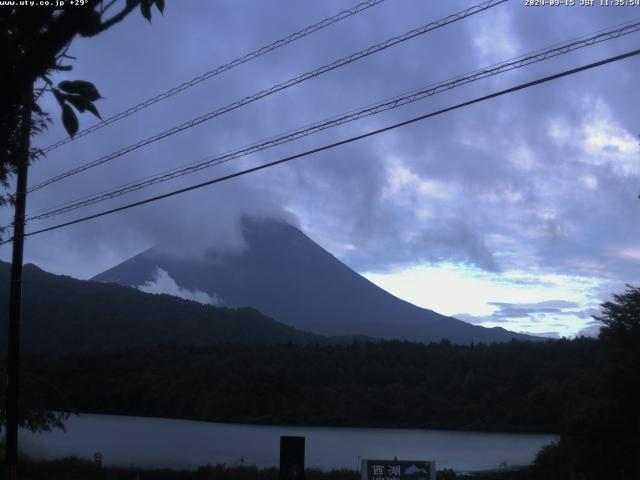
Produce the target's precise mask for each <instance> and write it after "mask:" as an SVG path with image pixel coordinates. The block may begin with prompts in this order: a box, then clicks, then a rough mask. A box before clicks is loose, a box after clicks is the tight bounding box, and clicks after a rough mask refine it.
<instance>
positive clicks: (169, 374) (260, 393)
mask: <svg viewBox="0 0 640 480" xmlns="http://www.w3.org/2000/svg"><path fill="white" fill-rule="evenodd" d="M602 356H603V351H602V348H601V345H600V343H598V342H597V341H595V340H592V339H578V340H563V341H549V342H538V343H528V342H518V341H514V342H511V343H504V344H493V345H484V344H477V345H469V346H458V345H453V344H451V343H450V342H448V341H442V342H439V343H433V344H429V345H424V344H419V343H410V342H397V341H384V342H374V343H359V342H353V343H352V344H351V345H348V346H345V345H342V346H341V345H330V346H322V345H318V344H309V345H306V346H297V345H294V344H286V345H281V346H246V345H233V344H218V345H211V346H207V347H199V346H183V345H164V346H157V347H146V348H144V347H141V348H130V349H124V350H119V351H116V352H110V353H76V354H66V355H29V356H27V357H25V360H24V363H23V365H24V377H25V382H27V385H30V384H33V383H35V384H37V383H38V380H39V379H47V383H48V384H50V385H55V386H56V388H48V389H43V388H34V391H35V390H37V391H39V392H43V391H47V392H49V393H48V394H47V395H46V398H47V399H46V402H47V403H46V405H44V406H45V407H48V408H50V409H54V410H64V411H71V412H73V411H79V412H91V413H105V414H118V415H142V416H157V417H172V418H188V419H194V420H207V421H221V422H241V423H259V424H290V425H339V426H377V427H411V428H416V427H420V428H442V429H464V430H484V431H518V432H559V431H560V430H561V428H562V422H563V419H565V418H567V417H568V416H570V414H571V412H573V411H575V409H576V405H580V404H581V403H583V399H586V398H589V397H590V396H591V393H592V392H593V391H594V389H595V388H597V386H598V385H599V384H600V383H601V376H602V364H603V361H602ZM29 382H31V383H29ZM38 398H39V397H38Z"/></svg>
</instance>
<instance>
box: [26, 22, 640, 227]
mask: <svg viewBox="0 0 640 480" xmlns="http://www.w3.org/2000/svg"><path fill="white" fill-rule="evenodd" d="M638 31H640V21H637V22H636V23H629V24H624V25H623V26H618V27H617V28H613V29H610V30H604V31H603V30H600V31H599V33H597V34H594V35H592V36H590V37H586V36H581V37H580V38H581V40H577V41H573V40H569V41H567V42H564V43H561V44H556V45H555V46H553V47H549V48H547V49H541V50H536V51H535V52H533V53H530V54H525V55H521V56H520V57H516V58H515V59H511V60H506V61H504V62H502V63H498V64H494V65H492V66H490V67H486V68H483V69H480V70H475V71H474V72H471V73H467V74H464V75H461V76H458V77H455V78H454V79H452V80H446V81H443V82H439V83H436V84H431V85H429V86H427V87H424V88H422V89H419V90H414V91H412V92H409V93H405V94H402V95H399V96H396V97H393V98H390V99H387V100H383V101H381V102H377V103H376V104H373V105H370V106H367V107H364V108H361V109H358V110H354V111H351V112H349V113H347V114H343V115H341V116H335V117H332V118H331V119H326V120H323V121H321V122H317V123H314V124H312V125H309V126H305V127H302V128H299V129H297V130H292V131H289V132H287V133H284V134H281V135H279V136H275V137H271V138H269V139H267V140H263V141H261V142H256V143H253V144H251V145H248V146H245V147H242V148H240V149H237V150H234V151H230V152H226V153H224V154H218V155H215V156H212V157H208V158H206V159H203V160H200V161H199V162H194V163H191V164H189V165H186V166H182V167H178V168H176V169H172V170H168V171H165V172H161V173H159V174H157V175H154V176H150V177H147V178H145V179H142V180H138V181H134V182H129V183H126V184H124V185H120V186H118V187H114V188H111V189H109V190H106V191H103V192H99V193H97V194H93V195H89V196H86V197H83V198H80V199H76V200H72V201H70V202H66V203H64V204H61V205H58V206H55V207H51V208H48V209H45V210H42V211H41V212H42V213H40V212H38V213H36V214H33V215H31V216H29V217H28V218H27V221H33V220H43V219H46V218H50V217H53V216H56V215H61V214H63V213H68V212H70V211H73V210H77V209H79V208H82V207H85V206H89V205H93V204H96V203H99V202H103V201H106V200H110V199H112V198H116V197H119V196H121V195H125V194H127V193H131V192H134V191H137V190H140V189H142V188H146V187H149V186H152V185H155V184H157V183H162V182H166V181H169V180H172V179H175V178H178V177H181V176H184V175H188V174H191V173H194V172H197V171H200V170H203V169H205V168H210V167H212V166H215V165H219V164H222V163H226V162H229V161H231V160H234V159H237V158H240V157H244V156H246V155H250V154H252V153H256V152H259V151H262V150H266V149H268V148H271V147H275V146H277V145H281V144H284V143H289V142H292V141H294V140H297V139H300V138H302V137H306V136H308V135H312V134H315V133H318V132H320V131H323V130H326V129H328V128H332V127H336V126H339V125H343V124H345V123H348V122H352V121H355V120H358V119H360V118H363V117H367V116H371V115H375V114H378V113H381V112H384V111H387V110H392V109H395V108H398V107H401V106H403V105H407V104H409V103H413V102H416V101H418V100H421V99H423V98H426V97H429V96H433V95H436V94H438V93H441V92H444V91H447V90H451V89H453V88H456V87H459V86H461V85H465V84H468V83H471V82H475V81H478V80H481V79H483V78H487V77H490V76H495V75H498V74H501V73H504V72H507V71H510V70H515V69H518V68H522V67H525V66H528V65H531V64H534V63H538V62H542V61H544V60H548V59H550V58H555V57H557V56H559V55H564V54H567V53H570V52H572V51H574V50H578V49H581V48H584V47H587V46H590V45H594V44H597V43H601V42H605V41H608V40H612V39H615V38H619V37H621V36H623V35H628V34H630V33H634V32H638Z"/></svg>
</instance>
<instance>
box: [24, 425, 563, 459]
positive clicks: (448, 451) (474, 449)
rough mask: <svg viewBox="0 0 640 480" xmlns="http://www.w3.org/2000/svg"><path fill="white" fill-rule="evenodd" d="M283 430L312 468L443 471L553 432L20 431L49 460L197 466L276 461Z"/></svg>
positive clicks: (516, 451) (522, 454) (530, 455)
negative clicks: (366, 465) (368, 462)
mask: <svg viewBox="0 0 640 480" xmlns="http://www.w3.org/2000/svg"><path fill="white" fill-rule="evenodd" d="M281 435H303V436H305V437H306V464H307V466H308V467H311V468H321V469H325V470H329V469H333V468H350V469H354V470H355V469H359V460H360V458H393V457H398V458H399V459H410V460H435V461H436V465H437V467H438V468H439V469H442V468H453V469H454V470H457V471H477V470H489V469H494V468H498V467H499V466H501V465H502V466H504V465H505V464H506V465H507V466H515V465H526V464H528V463H531V462H532V461H533V459H534V458H535V455H536V453H537V452H538V450H540V448H541V447H542V446H544V445H546V444H548V443H550V442H552V441H554V440H557V437H556V436H554V435H522V434H505V433H477V432H452V431H438V430H401V429H381V428H334V427H285V426H256V425H237V424H223V423H209V422H194V421H188V420H172V419H164V418H142V417H120V416H111V415H81V416H76V417H71V418H70V419H69V420H68V422H67V432H66V433H65V432H60V431H55V432H50V433H44V434H32V433H30V432H21V434H20V438H21V445H22V447H23V449H24V450H25V452H26V453H29V454H32V455H37V456H40V457H44V458H59V457H64V456H70V455H73V456H77V457H81V458H86V459H92V458H93V454H94V453H95V452H101V453H102V454H103V464H104V465H105V466H107V465H121V466H130V465H135V466H144V467H173V468H186V469H188V468H195V467H197V466H198V465H205V464H216V463H225V464H227V465H239V464H244V465H257V466H258V467H272V466H277V465H278V462H279V450H278V449H279V445H280V443H279V442H280V436H281Z"/></svg>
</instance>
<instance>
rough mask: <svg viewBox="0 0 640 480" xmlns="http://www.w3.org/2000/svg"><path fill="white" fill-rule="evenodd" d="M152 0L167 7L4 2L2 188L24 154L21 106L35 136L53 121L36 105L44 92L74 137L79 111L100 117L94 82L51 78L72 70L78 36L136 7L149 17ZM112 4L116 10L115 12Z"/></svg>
mask: <svg viewBox="0 0 640 480" xmlns="http://www.w3.org/2000/svg"><path fill="white" fill-rule="evenodd" d="M50 3H52V4H53V3H54V2H50ZM153 5H155V6H156V7H157V8H158V10H159V11H160V12H162V11H163V10H164V0H126V1H122V2H117V1H107V0H86V1H85V2H84V4H83V5H70V2H68V1H67V2H66V5H65V4H64V3H63V2H61V6H55V5H46V6H43V5H35V6H29V5H21V4H20V2H15V5H2V6H0V51H1V52H2V68H1V69H0V85H2V88H0V187H2V188H3V189H6V188H7V187H8V186H9V179H10V178H11V176H12V175H13V174H15V173H16V171H17V166H18V162H20V161H21V160H20V159H21V158H23V155H21V154H20V152H21V151H22V149H23V148H24V145H23V141H22V140H21V138H22V137H21V136H20V134H19V132H20V128H21V124H22V118H24V117H23V115H22V111H23V110H24V109H25V108H27V109H29V110H30V111H31V112H32V113H33V114H35V115H34V118H33V120H32V128H31V134H32V135H34V134H37V133H39V132H41V131H42V130H43V129H44V128H46V126H47V124H48V122H49V115H48V114H47V113H46V112H44V111H43V110H42V108H41V107H40V106H39V105H38V101H39V100H40V98H41V96H42V95H43V94H45V93H52V94H53V95H54V97H55V99H56V100H57V101H58V103H59V104H60V107H61V110H62V123H63V125H64V127H65V129H66V130H67V132H68V133H69V135H71V136H73V135H75V133H76V132H77V131H78V127H79V123H78V118H77V116H76V111H77V112H80V113H83V112H87V111H88V112H91V113H92V114H93V115H95V116H97V117H98V118H99V117H100V114H99V113H98V110H97V108H96V106H95V105H94V102H95V101H96V100H98V99H99V98H101V97H100V94H99V93H98V90H97V89H96V87H95V86H94V85H93V84H92V83H90V82H87V81H84V80H73V81H63V82H60V83H59V84H58V85H57V86H56V85H54V83H53V82H52V80H51V78H50V76H51V75H52V74H53V73H55V72H60V71H70V70H72V66H71V65H69V64H68V61H69V60H74V58H73V57H71V56H69V55H67V51H68V49H69V45H70V44H71V41H72V40H73V39H74V38H75V37H76V35H80V36H82V37H94V36H96V35H99V34H100V33H102V32H104V31H106V30H108V29H109V28H111V27H112V26H114V25H116V24H117V23H119V22H120V21H122V20H123V19H124V18H125V17H126V16H127V15H128V14H129V13H131V12H132V11H134V10H135V9H136V8H140V10H141V13H142V15H144V17H145V18H147V20H149V21H151V7H152V6H153ZM114 9H116V10H117V11H116V12H115V13H112V11H113V10H114ZM36 83H37V86H36ZM34 86H35V90H33V88H34ZM41 156H42V151H41V150H38V149H31V150H30V152H29V161H30V162H32V161H34V160H36V159H38V158H39V157H41ZM10 202H13V197H12V195H9V194H6V193H2V194H0V207H1V206H2V205H4V204H6V203H10ZM1 234H2V229H1V228H0V235H1Z"/></svg>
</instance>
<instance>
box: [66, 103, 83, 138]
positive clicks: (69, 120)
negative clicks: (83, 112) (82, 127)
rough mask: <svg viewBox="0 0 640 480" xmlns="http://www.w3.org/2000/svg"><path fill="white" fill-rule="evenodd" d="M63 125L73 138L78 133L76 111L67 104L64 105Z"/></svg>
mask: <svg viewBox="0 0 640 480" xmlns="http://www.w3.org/2000/svg"><path fill="white" fill-rule="evenodd" d="M62 124H63V125H64V128H65V130H66V131H67V133H68V134H69V135H71V136H72V137H73V136H74V135H75V134H76V133H78V126H79V125H78V117H76V114H75V113H74V111H73V110H72V109H71V107H70V106H69V105H67V104H66V103H65V104H64V105H62Z"/></svg>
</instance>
